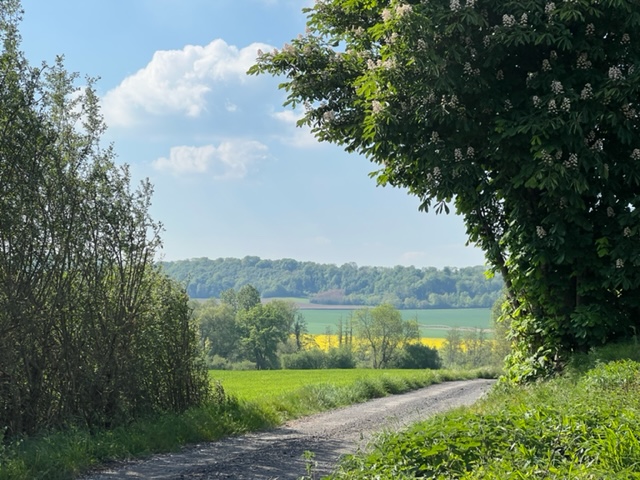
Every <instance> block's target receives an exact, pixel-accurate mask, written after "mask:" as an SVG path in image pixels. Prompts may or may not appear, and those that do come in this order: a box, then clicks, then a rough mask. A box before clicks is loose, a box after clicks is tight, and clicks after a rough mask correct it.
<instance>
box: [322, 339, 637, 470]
mask: <svg viewBox="0 0 640 480" xmlns="http://www.w3.org/2000/svg"><path fill="white" fill-rule="evenodd" d="M627 351H629V352H632V358H637V357H638V356H639V354H640V351H639V349H638V346H637V345H633V346H632V348H629V347H626V346H622V347H621V348H620V349H619V354H621V355H623V356H624V355H625V353H624V352H627ZM614 352H615V349H612V348H611V347H609V349H608V351H607V353H606V354H605V355H601V354H600V353H598V352H594V353H592V354H591V355H589V356H588V357H582V358H581V360H580V361H579V362H577V363H576V365H577V367H574V368H571V369H569V371H568V372H567V373H566V374H565V375H563V376H561V377H558V378H555V379H553V380H550V381H547V382H540V383H535V384H530V385H526V386H508V385H501V386H500V387H499V388H497V389H494V391H493V392H492V393H491V394H490V395H489V397H488V398H487V399H486V400H484V401H481V402H479V403H477V404H475V405H474V406H472V407H467V408H461V409H457V410H454V411H451V412H449V413H446V414H443V415H439V416H437V417H435V418H432V419H430V420H429V421H427V422H422V423H419V424H417V425H414V426H413V427H411V428H410V429H408V430H407V431H405V432H401V433H395V434H386V435H384V436H383V437H381V438H380V439H379V440H378V442H377V444H376V445H375V446H373V448H372V449H371V450H370V451H369V452H367V453H361V454H359V455H356V456H352V457H350V458H348V459H347V460H346V461H345V462H344V463H343V464H342V466H341V467H340V469H339V471H338V472H337V473H336V474H335V475H334V476H333V477H332V478H334V479H339V478H349V479H354V480H357V479H373V478H376V479H408V478H416V477H419V478H429V479H464V480H476V479H496V480H497V479H500V480H502V479H529V478H540V479H543V478H544V479H557V480H559V479H568V478H571V479H584V480H587V479H590V480H595V479H634V478H636V479H640V363H637V362H634V361H631V360H621V361H620V360H618V361H615V360H611V357H613V355H614ZM602 357H608V358H609V360H610V361H609V362H608V363H605V362H598V361H597V360H596V359H598V358H602ZM578 367H579V369H577V368H578ZM587 368H590V369H589V370H586V371H585V369H587Z"/></svg>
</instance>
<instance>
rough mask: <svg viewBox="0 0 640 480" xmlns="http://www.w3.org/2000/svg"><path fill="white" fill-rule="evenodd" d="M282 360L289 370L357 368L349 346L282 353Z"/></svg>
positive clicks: (284, 366) (283, 365)
mask: <svg viewBox="0 0 640 480" xmlns="http://www.w3.org/2000/svg"><path fill="white" fill-rule="evenodd" d="M281 361H282V367H283V368H286V369H289V370H315V369H319V368H328V369H336V368H356V359H355V356H354V354H353V351H352V350H351V348H350V347H348V346H342V347H332V348H330V349H329V350H327V351H326V352H324V351H322V350H320V349H319V348H311V349H308V350H300V351H298V352H295V353H289V354H284V355H282V356H281ZM398 368H403V367H398ZM408 368H413V367H408Z"/></svg>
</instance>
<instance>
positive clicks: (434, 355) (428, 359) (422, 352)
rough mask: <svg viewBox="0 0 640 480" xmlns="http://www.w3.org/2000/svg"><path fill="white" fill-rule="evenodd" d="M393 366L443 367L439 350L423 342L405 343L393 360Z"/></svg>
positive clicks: (416, 367)
mask: <svg viewBox="0 0 640 480" xmlns="http://www.w3.org/2000/svg"><path fill="white" fill-rule="evenodd" d="M391 368H415V369H422V368H430V369H438V368H442V360H441V359H440V355H439V354H438V350H437V349H435V348H431V347H428V346H426V345H423V344H421V343H412V344H408V345H405V346H404V347H403V348H402V350H401V351H400V353H399V354H398V355H397V356H396V358H395V359H394V360H393V361H392V362H391Z"/></svg>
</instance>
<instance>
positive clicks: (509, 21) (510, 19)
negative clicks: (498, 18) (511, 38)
mask: <svg viewBox="0 0 640 480" xmlns="http://www.w3.org/2000/svg"><path fill="white" fill-rule="evenodd" d="M516 23H517V22H516V17H514V16H513V15H507V14H506V13H505V14H504V15H503V16H502V25H504V26H505V27H513V26H514V25H515V24H516Z"/></svg>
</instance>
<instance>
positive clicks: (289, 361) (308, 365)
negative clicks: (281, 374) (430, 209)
mask: <svg viewBox="0 0 640 480" xmlns="http://www.w3.org/2000/svg"><path fill="white" fill-rule="evenodd" d="M281 360H282V367H283V368H286V369H289V370H317V369H320V368H325V367H326V360H327V356H326V354H325V353H324V352H323V351H322V350H320V349H318V348H312V349H310V350H300V351H299V352H296V353H288V354H284V355H282V357H281Z"/></svg>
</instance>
